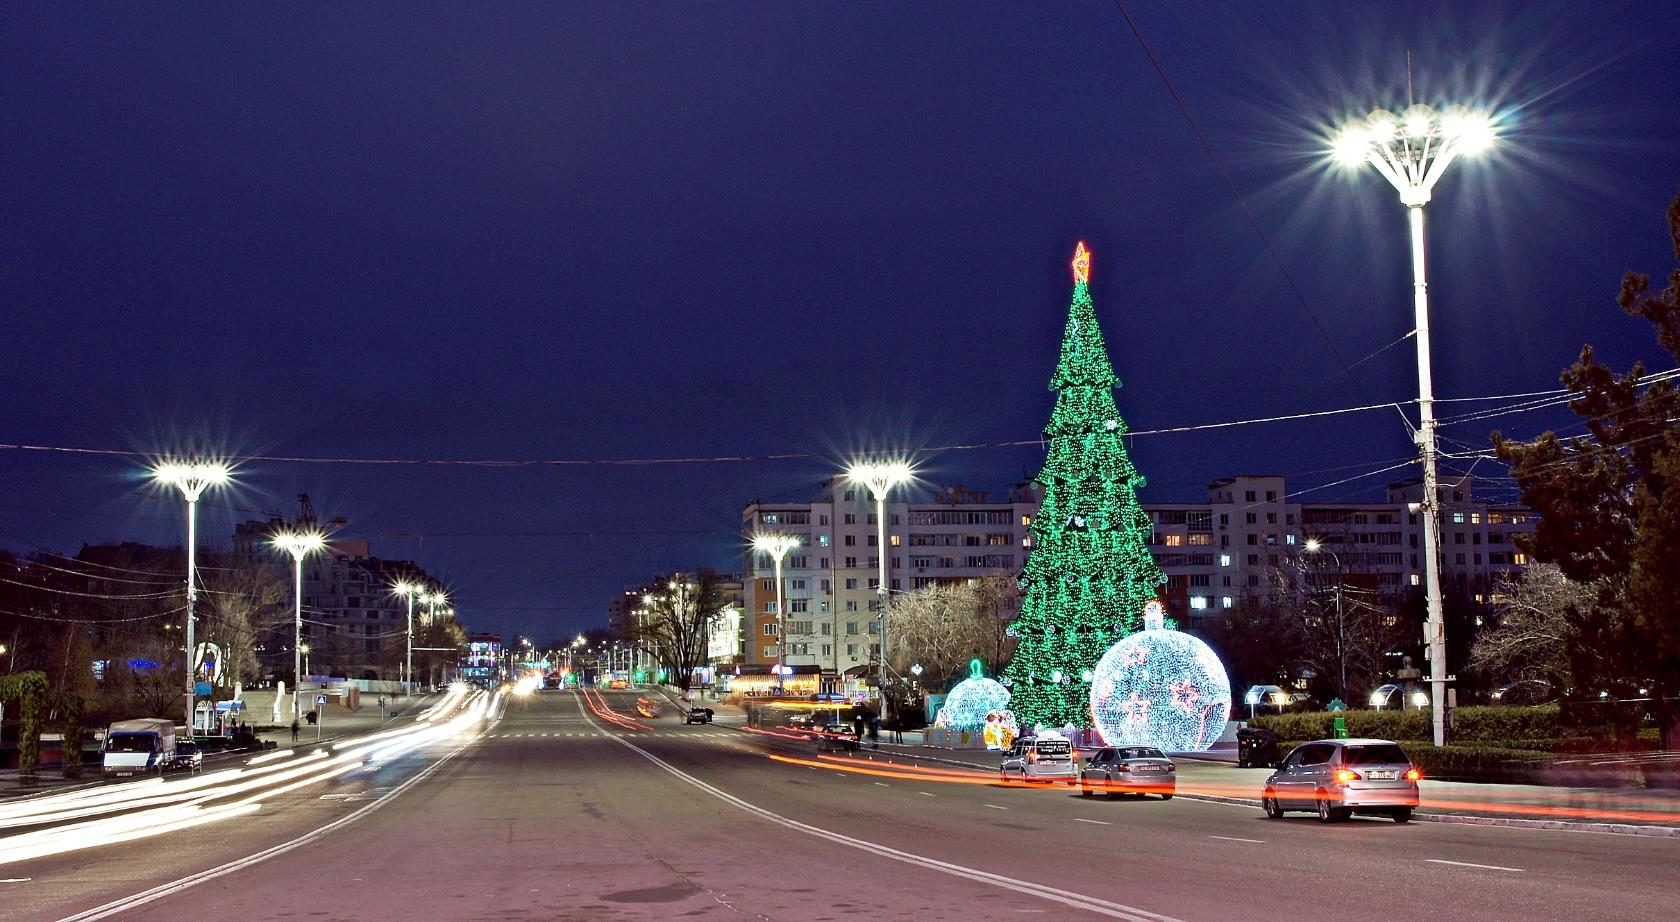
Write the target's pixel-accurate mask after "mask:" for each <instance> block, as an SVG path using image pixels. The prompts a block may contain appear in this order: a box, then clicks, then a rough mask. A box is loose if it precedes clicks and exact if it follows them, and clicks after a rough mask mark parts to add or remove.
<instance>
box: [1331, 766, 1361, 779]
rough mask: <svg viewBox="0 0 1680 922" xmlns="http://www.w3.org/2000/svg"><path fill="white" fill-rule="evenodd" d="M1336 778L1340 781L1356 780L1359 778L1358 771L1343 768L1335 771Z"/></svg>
mask: <svg viewBox="0 0 1680 922" xmlns="http://www.w3.org/2000/svg"><path fill="white" fill-rule="evenodd" d="M1336 780H1337V781H1341V782H1348V781H1358V780H1359V773H1358V772H1350V771H1348V770H1347V769H1345V768H1344V769H1342V770H1341V771H1339V772H1337V773H1336Z"/></svg>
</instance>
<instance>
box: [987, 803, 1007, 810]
mask: <svg viewBox="0 0 1680 922" xmlns="http://www.w3.org/2000/svg"><path fill="white" fill-rule="evenodd" d="M986 806H988V807H991V808H992V809H993V810H1008V809H1009V808H1008V807H1000V806H998V805H997V804H987V805H986Z"/></svg>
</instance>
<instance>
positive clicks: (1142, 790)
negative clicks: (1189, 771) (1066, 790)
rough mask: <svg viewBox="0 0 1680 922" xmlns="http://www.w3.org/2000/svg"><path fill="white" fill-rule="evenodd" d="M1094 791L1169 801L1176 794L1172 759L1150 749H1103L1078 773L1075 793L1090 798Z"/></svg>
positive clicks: (1141, 747)
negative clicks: (1153, 797) (1076, 791)
mask: <svg viewBox="0 0 1680 922" xmlns="http://www.w3.org/2000/svg"><path fill="white" fill-rule="evenodd" d="M1098 791H1102V792H1104V793H1106V794H1108V796H1110V797H1118V796H1120V795H1121V794H1135V795H1137V796H1138V797H1142V796H1143V795H1145V794H1159V795H1161V799H1162V800H1172V798H1173V795H1174V794H1176V793H1178V771H1177V768H1176V767H1175V766H1174V765H1173V761H1172V759H1169V758H1167V754H1166V753H1164V752H1162V751H1161V750H1159V749H1156V748H1155V747H1153V746H1107V747H1104V748H1102V749H1099V750H1097V751H1096V753H1095V754H1093V755H1092V756H1091V758H1090V759H1088V760H1087V761H1086V762H1085V767H1084V768H1082V769H1080V771H1079V793H1081V794H1084V795H1085V796H1086V797H1090V796H1091V795H1092V794H1095V793H1097V792H1098Z"/></svg>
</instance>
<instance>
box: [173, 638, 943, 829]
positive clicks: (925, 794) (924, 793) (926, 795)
mask: <svg viewBox="0 0 1680 922" xmlns="http://www.w3.org/2000/svg"><path fill="white" fill-rule="evenodd" d="M182 649H183V650H184V649H186V648H185V647H182ZM182 655H183V656H184V655H185V654H182ZM916 793H917V794H920V795H922V796H923V797H938V796H939V795H938V794H929V793H928V792H926V791H917V792H916Z"/></svg>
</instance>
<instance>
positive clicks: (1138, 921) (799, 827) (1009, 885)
mask: <svg viewBox="0 0 1680 922" xmlns="http://www.w3.org/2000/svg"><path fill="white" fill-rule="evenodd" d="M584 719H586V720H588V719H589V718H588V716H587V715H585V718H584ZM591 722H593V721H591ZM613 741H614V742H616V743H618V744H619V745H621V746H623V747H624V748H626V749H629V750H630V751H632V752H634V753H636V754H637V755H640V756H641V757H642V758H644V759H647V760H648V761H649V762H652V763H653V764H654V765H657V766H659V768H661V769H663V770H664V771H665V772H666V773H668V774H670V775H671V776H673V777H675V778H677V779H679V780H681V781H685V782H687V783H688V784H690V785H693V786H694V787H696V788H698V789H700V790H701V791H703V792H705V793H707V794H710V795H711V796H713V797H716V798H717V799H718V800H721V801H723V802H725V803H728V804H730V805H732V806H735V807H738V808H740V809H741V810H743V811H745V812H747V813H751V814H753V815H754V816H757V817H759V818H761V819H764V820H767V821H769V822H772V823H775V824H776V825H778V826H781V827H783V828H785V829H791V830H793V831H795V832H801V833H804V834H806V835H808V836H813V837H815V838H819V839H825V840H827V841H829V842H833V843H835V844H837V845H844V846H846V847H847V848H855V849H857V850H859V851H863V852H867V853H869V854H871V855H874V856H875V857H877V858H886V859H888V860H890V861H897V862H901V863H903V864H910V865H915V866H917V867H920V868H925V869H927V870H930V871H938V872H939V873H941V874H949V875H951V876H952V877H961V878H964V879H966V880H972V881H976V882H978V883H982V884H990V885H992V886H994V887H1001V888H1003V889H1005V890H1013V891H1014V892H1016V893H1023V894H1026V895H1027V896H1036V897H1038V898H1040V899H1044V900H1050V901H1051V902H1055V903H1061V904H1062V905H1064V906H1072V907H1073V908H1075V909H1083V910H1085V911H1086V912H1090V913H1095V914H1097V915H1101V916H1107V917H1109V918H1111V919H1128V920H1131V922H1177V920H1176V919H1174V918H1173V917H1172V916H1164V915H1160V914H1158V913H1153V912H1150V911H1148V910H1146V909H1139V908H1137V907H1135V906H1127V905H1125V904H1124V903H1116V902H1112V901H1110V900H1105V899H1102V898H1100V897H1095V896H1086V895H1084V894H1080V893H1069V892H1067V891H1065V890H1057V889H1054V888H1052V887H1048V886H1045V885H1044V884H1039V883H1034V882H1032V881H1030V880H1020V879H1018V878H1014V877H1005V876H1004V875H1002V874H994V873H992V872H991V871H982V870H980V869H978V868H971V867H967V866H965V865H960V864H954V863H952V862H949V861H940V860H939V859H937V858H929V857H926V856H924V855H917V854H914V853H912V852H906V851H900V850H899V849H896V848H890V847H888V846H886V845H882V844H880V843H879V842H871V841H869V840H867V839H858V838H853V837H852V836H848V835H842V834H840V833H838V832H831V831H829V830H827V829H824V828H822V827H820V826H812V825H811V824H809V823H801V822H799V821H798V820H793V819H788V818H787V817H785V816H782V815H781V814H779V813H773V812H771V811H769V810H766V809H764V808H763V807H760V806H758V805H757V804H753V803H749V802H748V801H745V800H742V799H741V798H739V797H736V796H735V795H733V794H731V793H729V792H728V791H725V790H723V789H722V788H719V787H717V786H715V785H712V784H708V783H706V782H704V781H701V780H700V779H699V778H696V777H694V776H693V775H690V774H689V773H687V772H685V771H683V770H682V769H680V768H677V767H676V766H674V765H672V764H671V763H669V762H667V761H665V760H664V759H661V758H660V757H658V756H656V755H654V754H653V753H651V752H648V751H647V750H646V749H643V748H642V747H640V746H638V745H636V744H635V743H632V742H630V741H629V740H627V739H624V738H623V737H617V736H615V737H613ZM987 806H991V804H987ZM998 809H999V810H1004V809H1008V808H1006V807H998Z"/></svg>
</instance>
